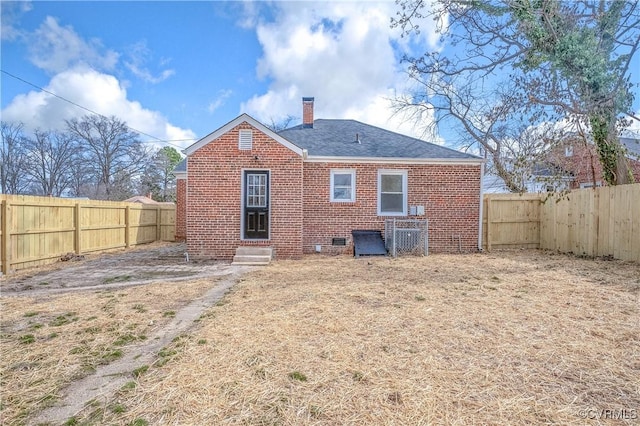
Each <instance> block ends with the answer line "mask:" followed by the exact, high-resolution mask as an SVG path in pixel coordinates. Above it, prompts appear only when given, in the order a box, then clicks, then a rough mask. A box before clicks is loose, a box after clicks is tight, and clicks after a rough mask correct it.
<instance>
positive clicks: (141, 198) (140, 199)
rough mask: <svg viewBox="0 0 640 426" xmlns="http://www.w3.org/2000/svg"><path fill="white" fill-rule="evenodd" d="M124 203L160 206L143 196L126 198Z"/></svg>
mask: <svg viewBox="0 0 640 426" xmlns="http://www.w3.org/2000/svg"><path fill="white" fill-rule="evenodd" d="M124 201H125V202H126V203H140V204H160V203H159V202H157V201H155V200H152V199H151V198H149V197H145V196H144V195H136V196H135V197H131V198H127V199H126V200H124Z"/></svg>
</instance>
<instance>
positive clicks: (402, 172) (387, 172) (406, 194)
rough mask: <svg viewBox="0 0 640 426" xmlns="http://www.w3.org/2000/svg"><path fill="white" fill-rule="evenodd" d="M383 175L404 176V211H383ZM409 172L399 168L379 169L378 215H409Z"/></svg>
mask: <svg viewBox="0 0 640 426" xmlns="http://www.w3.org/2000/svg"><path fill="white" fill-rule="evenodd" d="M383 175H396V176H398V175H399V176H402V212H383V211H382V176H383ZM408 176H409V173H408V172H407V170H397V169H382V170H378V189H377V191H376V192H377V195H378V216H407V205H408V199H409V188H408V182H409V179H408Z"/></svg>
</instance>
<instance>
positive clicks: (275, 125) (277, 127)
mask: <svg viewBox="0 0 640 426" xmlns="http://www.w3.org/2000/svg"><path fill="white" fill-rule="evenodd" d="M269 120H270V124H267V127H268V128H269V129H271V130H273V131H274V132H276V133H278V132H281V131H283V130H285V129H287V128H289V125H291V122H293V121H295V120H296V117H295V116H293V115H287V116H286V117H285V118H283V119H281V120H278V121H276V120H275V119H274V118H273V117H271V118H270V119H269Z"/></svg>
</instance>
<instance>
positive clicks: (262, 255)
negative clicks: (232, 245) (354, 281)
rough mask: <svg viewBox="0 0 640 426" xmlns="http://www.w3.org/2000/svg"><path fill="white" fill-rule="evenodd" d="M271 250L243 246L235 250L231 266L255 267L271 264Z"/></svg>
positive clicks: (268, 248)
mask: <svg viewBox="0 0 640 426" xmlns="http://www.w3.org/2000/svg"><path fill="white" fill-rule="evenodd" d="M272 256H273V249H272V248H271V247H252V246H244V247H242V246H241V247H238V248H237V249H236V255H235V256H233V262H232V263H231V264H232V265H257V266H264V265H268V264H269V262H271V258H272Z"/></svg>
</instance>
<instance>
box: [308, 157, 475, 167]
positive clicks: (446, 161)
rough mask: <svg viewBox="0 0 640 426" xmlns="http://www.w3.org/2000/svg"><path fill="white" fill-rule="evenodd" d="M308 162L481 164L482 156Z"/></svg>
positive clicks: (318, 160)
mask: <svg viewBox="0 0 640 426" xmlns="http://www.w3.org/2000/svg"><path fill="white" fill-rule="evenodd" d="M304 161H305V162H309V163H369V164H371V163H373V164H446V165H471V164H477V165H480V164H483V163H485V162H486V160H485V159H484V158H406V157H405V158H403V157H338V156H324V155H309V156H308V157H307V158H306V159H305V160H304Z"/></svg>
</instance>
